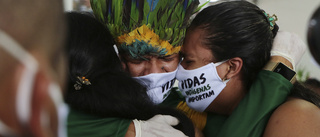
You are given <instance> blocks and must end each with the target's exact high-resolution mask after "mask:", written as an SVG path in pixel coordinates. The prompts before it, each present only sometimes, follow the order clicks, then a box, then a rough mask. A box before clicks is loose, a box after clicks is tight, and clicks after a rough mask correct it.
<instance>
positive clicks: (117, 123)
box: [67, 108, 132, 137]
mask: <svg viewBox="0 0 320 137" xmlns="http://www.w3.org/2000/svg"><path fill="white" fill-rule="evenodd" d="M131 121H132V120H130V119H121V118H103V117H98V116H94V115H90V114H85V113H82V112H79V111H76V110H74V109H72V108H70V113H69V116H68V124H67V127H68V137H124V136H125V134H126V132H127V130H128V127H129V124H130V123H131Z"/></svg>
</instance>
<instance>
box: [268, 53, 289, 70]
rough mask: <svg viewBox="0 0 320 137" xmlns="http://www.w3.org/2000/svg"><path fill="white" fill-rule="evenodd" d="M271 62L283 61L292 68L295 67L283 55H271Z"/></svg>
mask: <svg viewBox="0 0 320 137" xmlns="http://www.w3.org/2000/svg"><path fill="white" fill-rule="evenodd" d="M269 62H281V63H283V64H285V65H287V66H288V67H290V68H291V69H293V66H292V64H291V62H290V61H288V60H287V59H286V58H284V57H281V56H271V57H270V61H269Z"/></svg>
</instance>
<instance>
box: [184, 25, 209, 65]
mask: <svg viewBox="0 0 320 137" xmlns="http://www.w3.org/2000/svg"><path fill="white" fill-rule="evenodd" d="M204 38H205V34H204V32H203V31H202V30H199V29H195V30H191V31H188V32H187V35H186V38H185V40H184V44H183V46H182V48H181V53H182V54H183V56H184V58H201V59H209V60H212V58H213V55H212V52H211V50H210V49H209V48H208V47H207V46H206V45H204V43H203V39H204Z"/></svg>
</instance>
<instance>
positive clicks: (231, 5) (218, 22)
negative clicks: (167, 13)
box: [187, 1, 279, 86]
mask: <svg viewBox="0 0 320 137" xmlns="http://www.w3.org/2000/svg"><path fill="white" fill-rule="evenodd" d="M194 29H201V30H204V34H205V36H206V37H205V38H204V39H203V44H204V45H206V46H207V47H208V48H209V49H211V50H212V53H213V55H214V57H215V58H216V61H222V60H227V59H230V58H234V57H240V58H241V59H242V60H243V67H242V73H243V74H244V77H243V81H245V82H247V86H250V85H251V83H252V81H253V80H254V79H255V77H256V75H257V73H258V72H259V71H260V70H261V69H262V68H263V67H264V65H265V64H266V63H267V61H268V60H269V59H270V51H271V47H272V43H273V39H274V37H275V35H276V33H277V31H278V29H279V28H278V26H277V25H275V26H274V29H273V30H271V29H270V23H269V21H268V18H267V17H266V16H265V15H264V11H263V10H261V9H260V8H259V7H257V6H256V5H254V4H252V3H250V2H246V1H229V2H222V3H219V4H216V5H212V6H209V7H207V8H206V9H204V10H202V11H201V12H200V13H199V14H198V15H197V16H196V17H195V18H194V20H193V21H192V23H191V25H190V27H189V29H188V30H187V31H190V30H191V31H192V30H194Z"/></svg>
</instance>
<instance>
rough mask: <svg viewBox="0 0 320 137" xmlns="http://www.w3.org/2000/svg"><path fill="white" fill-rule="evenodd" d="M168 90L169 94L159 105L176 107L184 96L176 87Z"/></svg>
mask: <svg viewBox="0 0 320 137" xmlns="http://www.w3.org/2000/svg"><path fill="white" fill-rule="evenodd" d="M170 92H171V93H170V95H169V96H168V97H167V98H166V100H164V101H163V102H162V103H161V104H160V106H166V107H172V108H176V106H177V105H178V104H179V103H180V102H181V101H184V97H183V96H182V95H181V93H180V91H179V89H178V88H177V87H174V88H172V89H171V90H170Z"/></svg>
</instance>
